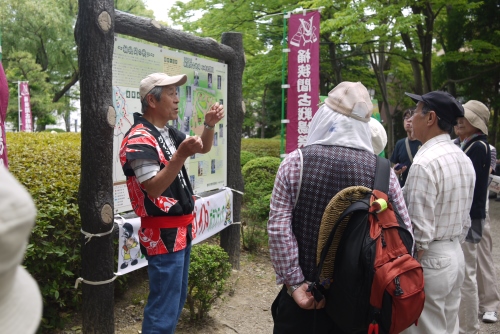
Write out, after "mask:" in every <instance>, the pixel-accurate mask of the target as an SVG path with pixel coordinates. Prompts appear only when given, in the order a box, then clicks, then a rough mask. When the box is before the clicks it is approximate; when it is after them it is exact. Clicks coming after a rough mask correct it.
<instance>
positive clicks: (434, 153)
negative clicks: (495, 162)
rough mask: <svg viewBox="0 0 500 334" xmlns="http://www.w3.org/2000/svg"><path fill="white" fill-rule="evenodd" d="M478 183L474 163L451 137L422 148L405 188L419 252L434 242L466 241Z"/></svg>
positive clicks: (416, 156) (432, 140)
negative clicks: (476, 182)
mask: <svg viewBox="0 0 500 334" xmlns="http://www.w3.org/2000/svg"><path fill="white" fill-rule="evenodd" d="M475 180H476V176H475V171H474V167H473V166H472V162H471V161H470V159H469V158H468V157H467V156H466V155H465V153H464V152H463V151H462V150H461V149H460V148H458V147H457V146H456V145H455V144H454V143H453V142H452V141H451V139H450V136H449V135H447V134H442V135H439V136H436V137H434V138H432V139H430V140H428V141H427V142H426V143H425V144H423V145H422V147H421V148H420V150H419V151H418V152H417V154H416V155H415V158H414V159H413V164H412V165H411V168H410V173H409V174H408V178H407V179H406V184H405V187H404V189H403V195H404V198H405V201H406V204H407V206H408V212H409V214H410V218H411V221H412V223H413V232H414V236H415V243H416V245H417V250H426V249H428V248H429V243H431V242H432V241H434V240H446V239H454V238H457V237H459V238H460V240H463V239H465V236H466V235H467V232H468V230H469V227H470V216H469V211H470V208H471V205H472V198H473V194H474V183H475Z"/></svg>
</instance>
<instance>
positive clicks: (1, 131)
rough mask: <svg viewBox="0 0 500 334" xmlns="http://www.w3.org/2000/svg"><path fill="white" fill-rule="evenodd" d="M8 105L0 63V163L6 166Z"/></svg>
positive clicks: (4, 79)
mask: <svg viewBox="0 0 500 334" xmlns="http://www.w3.org/2000/svg"><path fill="white" fill-rule="evenodd" d="M8 105H9V87H8V85H7V78H6V77H5V72H4V70H3V66H2V63H0V165H3V166H5V167H8V165H9V163H8V160H7V143H6V142H5V117H7V106H8Z"/></svg>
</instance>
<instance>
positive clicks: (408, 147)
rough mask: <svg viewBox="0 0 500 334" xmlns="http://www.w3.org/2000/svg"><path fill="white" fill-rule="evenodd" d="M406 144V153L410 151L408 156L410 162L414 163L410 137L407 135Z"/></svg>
mask: <svg viewBox="0 0 500 334" xmlns="http://www.w3.org/2000/svg"><path fill="white" fill-rule="evenodd" d="M405 145H406V153H408V157H409V158H410V163H413V154H411V149H410V140H409V139H408V137H406V140H405Z"/></svg>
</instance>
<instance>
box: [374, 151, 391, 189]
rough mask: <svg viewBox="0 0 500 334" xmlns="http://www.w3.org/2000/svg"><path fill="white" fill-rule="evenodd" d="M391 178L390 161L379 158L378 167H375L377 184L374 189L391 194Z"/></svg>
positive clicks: (375, 183)
mask: <svg viewBox="0 0 500 334" xmlns="http://www.w3.org/2000/svg"><path fill="white" fill-rule="evenodd" d="M390 178H391V164H390V162H389V160H387V159H385V158H382V157H379V156H377V167H375V182H374V184H373V189H374V190H375V189H376V190H379V191H382V192H384V193H386V194H388V193H389V182H390Z"/></svg>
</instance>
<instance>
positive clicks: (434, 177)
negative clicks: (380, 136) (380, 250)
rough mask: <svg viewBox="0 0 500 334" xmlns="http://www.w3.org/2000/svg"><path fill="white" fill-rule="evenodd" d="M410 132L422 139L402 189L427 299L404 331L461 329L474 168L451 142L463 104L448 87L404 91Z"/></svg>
mask: <svg viewBox="0 0 500 334" xmlns="http://www.w3.org/2000/svg"><path fill="white" fill-rule="evenodd" d="M406 95H408V96H409V97H410V98H411V99H412V100H413V101H414V102H416V103H417V108H416V109H415V111H413V112H412V117H411V124H412V129H413V132H412V136H413V137H414V138H416V139H418V140H419V141H420V142H421V143H422V147H421V148H420V149H419V150H418V152H417V154H416V155H415V158H414V160H413V164H412V166H411V169H410V171H409V173H408V178H407V179H406V184H405V187H404V188H403V195H404V198H405V201H406V205H407V206H408V213H409V215H410V218H411V222H412V225H413V232H414V236H415V244H416V250H417V259H418V260H419V261H420V263H421V265H422V268H423V269H424V279H425V286H424V288H425V304H424V310H423V311H422V314H421V315H420V319H419V320H418V325H417V326H415V325H412V326H411V327H410V328H408V329H406V330H405V331H404V332H403V333H405V334H407V333H409V334H415V333H422V334H430V333H458V329H459V323H458V310H459V305H460V287H461V286H462V283H463V281H464V275H465V273H464V272H465V261H464V255H463V251H462V248H461V247H460V242H461V241H463V240H464V239H465V237H466V235H467V232H468V230H469V227H470V216H469V211H470V208H471V205H472V194H473V191H474V182H475V179H476V177H475V172H474V167H473V165H472V162H471V161H470V159H469V158H467V157H466V156H465V154H464V153H463V152H462V151H461V150H460V148H458V147H457V146H455V145H454V144H453V142H452V141H451V138H450V133H451V130H452V127H453V125H455V124H457V118H459V117H463V115H464V109H463V107H462V105H461V104H460V103H458V102H457V100H455V98H454V97H453V96H451V95H450V94H448V93H445V92H440V91H434V92H429V93H427V94H424V95H422V96H420V95H415V94H409V93H406Z"/></svg>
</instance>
